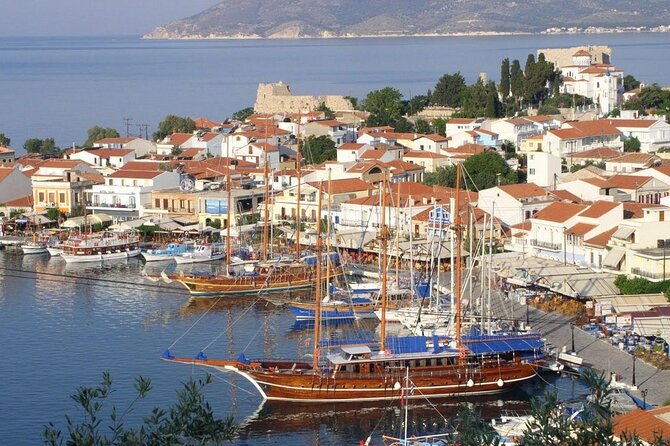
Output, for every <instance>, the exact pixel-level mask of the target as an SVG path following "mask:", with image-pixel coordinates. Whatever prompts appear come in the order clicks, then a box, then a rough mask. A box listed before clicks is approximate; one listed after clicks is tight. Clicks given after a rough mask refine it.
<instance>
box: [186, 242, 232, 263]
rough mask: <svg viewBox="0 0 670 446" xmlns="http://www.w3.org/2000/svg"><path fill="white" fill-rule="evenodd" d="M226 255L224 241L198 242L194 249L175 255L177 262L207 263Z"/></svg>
mask: <svg viewBox="0 0 670 446" xmlns="http://www.w3.org/2000/svg"><path fill="white" fill-rule="evenodd" d="M225 257H226V245H225V244H224V243H196V244H195V246H194V247H193V250H192V251H188V252H184V253H182V254H181V255H178V256H175V257H174V260H175V262H177V264H180V265H181V264H187V263H206V262H213V261H215V260H221V259H223V258H225Z"/></svg>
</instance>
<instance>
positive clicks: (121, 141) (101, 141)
mask: <svg viewBox="0 0 670 446" xmlns="http://www.w3.org/2000/svg"><path fill="white" fill-rule="evenodd" d="M136 139H137V138H135V137H134V136H129V137H123V138H102V139H99V140H97V141H94V144H101V145H102V144H128V143H129V142H130V141H133V140H136Z"/></svg>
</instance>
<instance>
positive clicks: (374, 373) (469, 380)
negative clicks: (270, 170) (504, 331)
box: [162, 165, 537, 403]
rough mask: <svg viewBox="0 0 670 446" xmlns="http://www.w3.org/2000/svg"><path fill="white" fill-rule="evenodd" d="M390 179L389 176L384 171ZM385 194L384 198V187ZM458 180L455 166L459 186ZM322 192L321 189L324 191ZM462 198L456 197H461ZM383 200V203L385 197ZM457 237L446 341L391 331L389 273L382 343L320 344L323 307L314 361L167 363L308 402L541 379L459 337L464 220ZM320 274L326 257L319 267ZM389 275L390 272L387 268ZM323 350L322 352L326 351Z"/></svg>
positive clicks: (451, 393)
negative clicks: (451, 334)
mask: <svg viewBox="0 0 670 446" xmlns="http://www.w3.org/2000/svg"><path fill="white" fill-rule="evenodd" d="M385 176H386V175H385ZM383 184H384V188H383V189H382V192H381V195H382V200H384V195H385V192H384V191H385V184H386V181H383ZM459 184H460V165H459V166H458V175H457V186H456V187H457V189H458V188H459ZM320 195H321V194H320ZM457 200H458V199H457ZM382 203H383V202H382ZM385 214H386V212H385V206H384V205H382V217H381V224H380V231H379V234H378V240H379V242H380V244H381V245H382V253H383V261H384V263H383V264H386V260H387V246H388V240H389V238H390V232H389V229H388V227H387V225H386V216H385ZM320 226H321V225H318V227H319V230H318V236H317V253H318V252H320V244H321V237H320V235H321V229H320ZM454 230H455V231H456V235H457V237H456V239H457V243H456V246H457V256H456V258H457V259H458V263H457V265H458V267H457V271H456V285H457V286H456V295H455V299H456V317H455V319H456V330H455V333H456V336H455V339H454V341H453V343H450V344H444V342H441V341H440V339H438V338H437V337H433V338H429V337H425V336H409V337H388V338H387V336H386V322H385V318H384V313H385V310H386V299H385V296H386V283H387V280H386V277H384V278H383V280H382V290H381V292H382V320H381V329H380V336H379V340H378V342H374V343H367V344H363V343H360V344H348V345H343V344H339V345H337V347H336V348H334V349H331V350H326V348H325V347H322V343H321V327H320V323H321V319H320V316H321V312H320V308H319V307H318V306H317V311H316V312H315V314H316V317H315V321H314V343H313V353H312V358H313V359H312V362H311V363H308V362H306V361H304V360H302V359H288V360H287V359H265V358H253V359H248V358H247V357H246V356H245V355H244V353H242V354H240V355H239V356H238V358H237V359H223V360H220V359H210V358H208V357H207V355H206V354H205V353H204V351H201V352H199V353H198V354H197V355H196V356H195V357H176V356H174V355H173V354H172V353H171V352H170V350H166V351H165V352H164V353H163V356H162V359H163V360H164V361H168V362H172V363H179V364H186V365H189V366H193V365H198V366H203V367H210V368H213V369H215V370H218V371H229V372H234V373H237V374H239V375H240V376H242V377H243V378H245V379H247V380H248V381H249V382H250V383H251V384H252V385H253V386H254V388H255V389H256V390H257V391H258V392H259V393H260V394H261V396H262V397H263V398H264V399H268V400H278V401H297V402H303V403H343V402H364V401H383V400H395V399H398V398H400V397H401V393H402V392H401V389H402V385H401V384H400V383H402V382H403V380H404V379H405V374H406V373H407V376H408V377H409V380H411V382H412V383H413V386H414V387H413V392H412V394H411V395H406V398H412V399H414V398H426V397H428V398H443V397H456V396H470V395H484V394H493V393H500V392H503V391H506V390H509V389H511V388H513V387H515V386H518V385H519V384H521V383H523V382H525V381H528V380H530V379H532V378H534V377H535V376H536V373H537V365H536V364H533V363H531V362H527V361H525V360H524V359H523V358H522V357H521V356H520V355H517V354H516V353H515V352H514V351H512V352H511V353H510V354H509V355H508V356H506V357H503V356H502V355H499V354H496V353H493V354H476V353H474V352H473V351H471V350H469V349H468V347H467V345H466V344H464V343H463V342H461V333H460V331H461V326H460V311H461V308H460V303H459V302H460V294H461V289H460V288H461V286H460V280H461V274H460V258H461V256H460V234H461V227H460V217H457V218H456V220H455V222H454ZM316 270H317V277H318V278H320V277H321V262H317V264H316ZM383 273H384V276H385V275H386V272H385V269H384V271H383ZM315 301H316V302H317V303H319V302H321V287H320V286H317V287H316V296H315ZM322 353H324V354H323V355H322Z"/></svg>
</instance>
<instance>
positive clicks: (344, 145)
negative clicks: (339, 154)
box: [337, 142, 365, 150]
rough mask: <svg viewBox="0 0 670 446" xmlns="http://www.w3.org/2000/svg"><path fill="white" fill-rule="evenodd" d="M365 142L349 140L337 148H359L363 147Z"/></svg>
mask: <svg viewBox="0 0 670 446" xmlns="http://www.w3.org/2000/svg"><path fill="white" fill-rule="evenodd" d="M364 145H365V144H359V143H355V142H348V143H345V144H341V145H339V146H338V147H337V150H358V149H360V148H361V147H363V146H364Z"/></svg>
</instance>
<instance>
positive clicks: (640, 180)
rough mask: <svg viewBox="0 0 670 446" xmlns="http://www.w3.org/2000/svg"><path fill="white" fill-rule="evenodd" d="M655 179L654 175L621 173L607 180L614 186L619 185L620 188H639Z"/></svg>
mask: <svg viewBox="0 0 670 446" xmlns="http://www.w3.org/2000/svg"><path fill="white" fill-rule="evenodd" d="M653 179H654V178H653V177H643V176H636V175H621V174H620V175H614V176H613V177H610V178H609V179H608V180H607V182H608V183H609V184H610V185H611V186H612V187H618V188H620V189H639V188H641V187H642V186H644V185H645V184H647V183H648V182H650V181H651V180H653Z"/></svg>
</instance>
